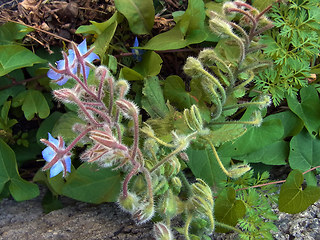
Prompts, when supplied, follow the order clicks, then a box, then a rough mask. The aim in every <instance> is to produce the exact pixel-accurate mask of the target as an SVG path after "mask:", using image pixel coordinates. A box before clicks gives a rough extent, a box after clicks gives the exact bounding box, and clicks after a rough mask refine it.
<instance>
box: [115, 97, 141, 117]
mask: <svg viewBox="0 0 320 240" xmlns="http://www.w3.org/2000/svg"><path fill="white" fill-rule="evenodd" d="M116 105H117V107H118V108H119V109H120V111H121V112H122V114H123V116H124V117H126V118H128V119H133V117H134V116H137V115H139V108H138V107H137V106H136V105H135V104H134V103H132V102H130V101H128V100H126V99H119V100H117V101H116Z"/></svg>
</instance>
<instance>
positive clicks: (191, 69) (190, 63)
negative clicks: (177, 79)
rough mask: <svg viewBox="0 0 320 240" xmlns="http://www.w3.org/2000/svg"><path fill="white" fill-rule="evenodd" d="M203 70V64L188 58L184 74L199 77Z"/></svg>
mask: <svg viewBox="0 0 320 240" xmlns="http://www.w3.org/2000/svg"><path fill="white" fill-rule="evenodd" d="M202 69H203V66H202V64H201V62H200V61H199V60H198V59H196V58H194V57H188V58H187V61H186V64H185V65H184V66H183V70H184V72H185V73H186V74H187V75H188V76H190V77H197V76H199V72H200V71H201V70H202Z"/></svg>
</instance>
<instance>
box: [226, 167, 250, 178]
mask: <svg viewBox="0 0 320 240" xmlns="http://www.w3.org/2000/svg"><path fill="white" fill-rule="evenodd" d="M250 169H251V167H250V166H249V165H248V164H237V165H233V166H232V167H231V168H230V169H229V170H228V172H229V174H230V177H231V178H239V177H241V176H242V175H243V174H245V173H246V172H248V171H250Z"/></svg>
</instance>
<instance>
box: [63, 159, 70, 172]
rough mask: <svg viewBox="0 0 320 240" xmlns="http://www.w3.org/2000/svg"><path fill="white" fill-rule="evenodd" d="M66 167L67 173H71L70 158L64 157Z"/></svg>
mask: <svg viewBox="0 0 320 240" xmlns="http://www.w3.org/2000/svg"><path fill="white" fill-rule="evenodd" d="M64 160H65V162H66V165H67V172H71V158H70V157H66V158H65V159H64Z"/></svg>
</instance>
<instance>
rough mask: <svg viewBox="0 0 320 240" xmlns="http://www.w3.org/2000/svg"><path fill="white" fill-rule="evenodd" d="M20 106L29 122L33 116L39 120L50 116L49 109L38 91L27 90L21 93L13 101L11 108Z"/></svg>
mask: <svg viewBox="0 0 320 240" xmlns="http://www.w3.org/2000/svg"><path fill="white" fill-rule="evenodd" d="M21 105H22V111H23V112H24V116H25V118H26V119H27V120H31V119H32V118H33V117H34V115H35V114H38V116H39V117H40V118H46V117H48V116H49V114H50V108H49V106H48V103H47V100H46V99H45V97H44V96H43V94H42V93H41V92H40V91H37V90H32V89H31V90H27V91H24V92H21V93H20V94H19V95H18V96H16V97H15V98H14V99H13V102H12V106H14V107H18V106H21Z"/></svg>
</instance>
